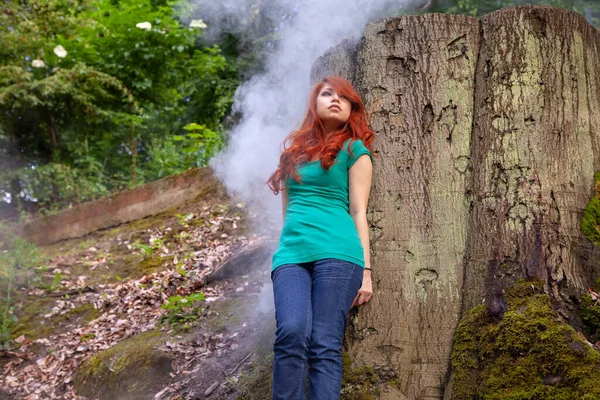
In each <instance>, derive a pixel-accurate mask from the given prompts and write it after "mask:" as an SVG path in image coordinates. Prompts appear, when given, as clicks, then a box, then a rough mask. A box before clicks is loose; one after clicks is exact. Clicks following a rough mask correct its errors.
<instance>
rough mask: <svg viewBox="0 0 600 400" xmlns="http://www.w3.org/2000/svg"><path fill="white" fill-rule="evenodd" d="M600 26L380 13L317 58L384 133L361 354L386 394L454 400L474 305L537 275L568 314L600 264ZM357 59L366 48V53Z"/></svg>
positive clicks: (573, 18)
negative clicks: (454, 370) (598, 246)
mask: <svg viewBox="0 0 600 400" xmlns="http://www.w3.org/2000/svg"><path fill="white" fill-rule="evenodd" d="M599 50H600V35H599V33H598V32H597V31H596V29H594V28H593V27H592V26H591V25H589V24H588V23H587V22H586V21H585V19H584V18H583V17H582V16H581V15H579V14H577V13H574V12H570V11H566V10H562V9H557V8H551V7H532V6H523V7H515V8H506V9H502V10H499V11H496V12H494V13H491V14H489V15H487V16H484V17H482V18H480V19H477V18H474V17H469V16H458V15H444V14H427V15H420V16H406V17H398V18H390V19H383V20H379V21H375V22H372V23H370V24H369V25H368V26H367V27H366V28H365V30H364V34H363V37H362V39H361V40H360V42H359V43H358V45H357V46H356V49H355V50H352V49H350V48H349V46H348V43H345V44H344V45H343V46H341V48H340V49H339V50H338V51H337V52H336V51H335V50H334V51H330V52H328V54H327V55H326V56H324V57H322V58H320V59H319V60H317V62H316V63H315V66H314V67H313V73H312V79H313V81H315V80H318V79H320V78H321V77H322V76H324V75H341V76H345V77H347V78H348V79H350V80H352V82H353V83H354V85H355V87H356V88H357V90H358V91H359V93H360V94H361V95H362V98H363V100H364V102H365V106H366V109H367V113H368V116H369V121H370V124H371V127H372V129H373V130H374V131H375V132H376V140H375V143H374V152H375V153H376V154H377V158H376V160H375V167H374V177H373V189H372V194H371V198H370V202H369V213H368V219H369V224H370V236H371V258H372V264H373V268H374V273H373V275H374V297H373V299H372V300H371V301H370V302H369V303H368V304H367V305H366V306H363V307H361V308H360V310H359V312H358V313H357V314H356V315H355V316H354V318H353V319H352V324H351V327H350V329H349V332H348V334H347V342H348V350H349V354H350V355H351V357H352V359H353V360H354V363H355V364H358V365H363V364H367V365H371V366H373V368H374V369H375V371H377V372H378V375H379V376H380V377H382V378H384V379H385V380H386V381H387V382H388V385H387V386H386V387H385V388H384V390H382V393H381V398H382V399H410V400H412V399H441V398H450V397H451V389H450V388H447V387H448V382H449V377H450V374H451V371H450V354H451V351H452V344H453V338H454V333H455V331H456V327H457V324H458V322H459V320H460V318H461V316H462V315H463V313H464V312H465V311H466V310H468V309H470V308H472V307H474V306H476V305H479V304H482V303H483V302H485V303H486V304H487V306H488V309H489V312H490V313H491V314H495V315H501V314H502V312H503V310H504V305H503V294H504V290H505V289H506V288H508V287H509V286H511V285H512V284H513V283H515V282H516V281H517V280H518V279H524V278H537V279H540V280H541V281H542V282H543V283H544V285H545V287H544V289H545V291H546V292H547V293H548V294H549V295H550V296H551V299H552V301H553V304H555V307H556V308H557V309H560V311H561V312H562V315H564V317H565V318H566V319H568V318H569V317H572V311H573V307H572V304H571V302H572V299H573V298H574V297H576V296H579V295H581V294H582V293H584V292H585V291H586V290H587V288H588V287H589V285H590V282H591V281H592V279H593V278H595V277H598V276H599V270H598V261H599V260H600V258H599V257H598V252H597V250H595V247H594V245H593V244H592V243H590V241H589V240H588V239H587V238H585V237H584V236H583V234H582V232H581V228H580V224H581V216H582V212H583V209H584V208H585V206H586V204H587V203H588V201H589V200H590V199H591V197H592V196H593V195H594V172H595V171H598V170H599V169H600V129H599V128H600V110H599V109H598V108H599V107H600V102H599V99H598V95H599V93H600V74H599V72H598V69H597V66H598V65H600V55H599ZM353 60H356V62H355V63H353Z"/></svg>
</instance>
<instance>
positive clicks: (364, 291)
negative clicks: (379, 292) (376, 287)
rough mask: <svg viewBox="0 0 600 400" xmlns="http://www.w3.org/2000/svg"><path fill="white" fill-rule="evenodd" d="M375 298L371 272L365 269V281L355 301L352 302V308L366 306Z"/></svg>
mask: <svg viewBox="0 0 600 400" xmlns="http://www.w3.org/2000/svg"><path fill="white" fill-rule="evenodd" d="M371 297H373V284H372V282H371V271H369V270H368V269H365V271H364V272H363V281H362V286H361V287H360V289H359V290H358V293H357V295H356V297H355V298H354V301H353V302H352V306H351V307H350V308H352V307H354V306H360V305H361V304H365V303H366V302H367V301H369V300H371Z"/></svg>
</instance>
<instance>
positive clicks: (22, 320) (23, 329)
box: [10, 297, 56, 340]
mask: <svg viewBox="0 0 600 400" xmlns="http://www.w3.org/2000/svg"><path fill="white" fill-rule="evenodd" d="M54 303H55V299H52V298H49V297H35V298H27V299H25V300H24V303H23V307H22V308H21V309H20V310H18V311H17V313H16V314H17V318H18V321H17V324H16V325H15V326H14V327H13V329H12V330H11V332H10V334H11V337H13V338H16V337H19V336H21V335H25V337H26V338H27V339H30V340H35V339H39V338H43V337H46V336H48V335H50V334H51V333H52V332H54V329H55V328H56V324H54V323H51V322H50V321H49V320H47V319H45V318H44V314H47V313H49V312H50V309H51V308H52V306H53V305H54Z"/></svg>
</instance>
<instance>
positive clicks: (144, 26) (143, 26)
mask: <svg viewBox="0 0 600 400" xmlns="http://www.w3.org/2000/svg"><path fill="white" fill-rule="evenodd" d="M135 26H136V28H140V29H145V30H147V31H149V30H150V29H152V24H151V23H150V22H147V21H146V22H140V23H137V24H135Z"/></svg>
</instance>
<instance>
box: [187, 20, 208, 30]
mask: <svg viewBox="0 0 600 400" xmlns="http://www.w3.org/2000/svg"><path fill="white" fill-rule="evenodd" d="M190 28H200V29H206V28H208V25H206V24H205V23H204V21H202V20H201V19H193V20H191V21H190Z"/></svg>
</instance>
